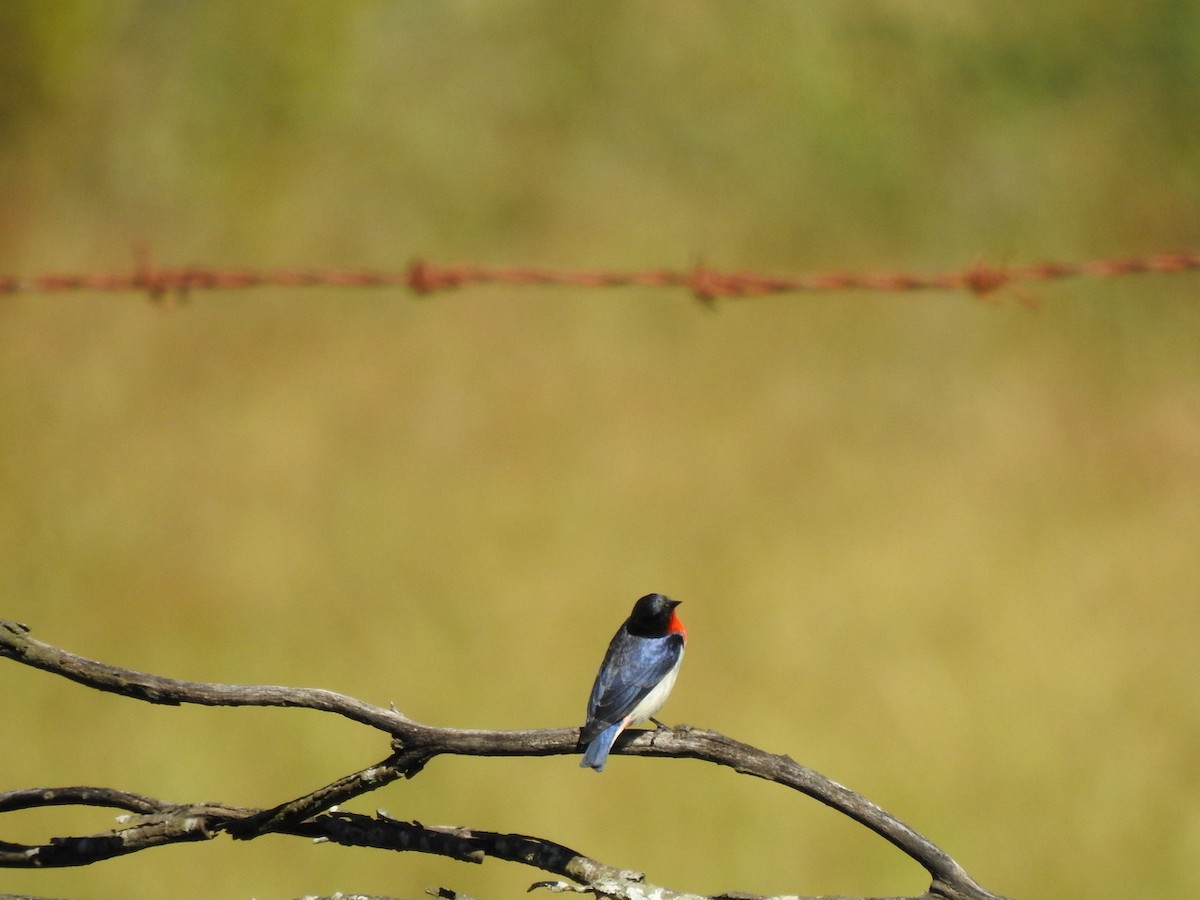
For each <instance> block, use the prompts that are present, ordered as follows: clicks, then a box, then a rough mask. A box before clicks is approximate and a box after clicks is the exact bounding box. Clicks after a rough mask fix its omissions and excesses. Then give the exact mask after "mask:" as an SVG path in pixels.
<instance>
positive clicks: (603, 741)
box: [579, 722, 627, 772]
mask: <svg viewBox="0 0 1200 900" xmlns="http://www.w3.org/2000/svg"><path fill="white" fill-rule="evenodd" d="M626 724H627V723H626V722H615V723H613V724H612V725H609V726H608V727H607V728H605V729H604V730H603V731H602V732H600V733H599V734H598V735H596V736H595V737H594V738H592V740H591V742H590V743H589V744H588V745H587V749H586V750H585V751H584V752H583V759H582V760H580V761H579V765H580V766H582V767H584V768H591V769H595V770H596V771H597V772H603V771H604V764H605V763H606V762H608V751H609V750H611V749H612V745H613V741H615V740H616V739H617V735H618V734H620V733H621V732H622V731H624V730H625V726H626Z"/></svg>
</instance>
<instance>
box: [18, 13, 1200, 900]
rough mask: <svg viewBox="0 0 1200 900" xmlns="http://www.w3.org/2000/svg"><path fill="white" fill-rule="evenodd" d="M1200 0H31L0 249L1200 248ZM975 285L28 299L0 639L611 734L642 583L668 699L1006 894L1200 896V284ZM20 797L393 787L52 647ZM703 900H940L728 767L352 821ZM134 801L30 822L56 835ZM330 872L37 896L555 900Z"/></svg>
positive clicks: (310, 866) (163, 864) (619, 254)
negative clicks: (768, 295) (514, 841)
mask: <svg viewBox="0 0 1200 900" xmlns="http://www.w3.org/2000/svg"><path fill="white" fill-rule="evenodd" d="M1197 19H1200V12H1198V11H1197V8H1196V7H1195V6H1194V5H1193V4H1188V3H1183V2H1166V0H1159V2H1152V3H1146V4H1139V5H1138V6H1136V7H1131V6H1126V5H1120V4H1114V3H1101V4H1099V5H1097V4H1094V3H1093V4H1083V3H1080V2H1068V3H1064V4H1059V5H1057V6H1056V7H1054V8H1053V9H1046V10H1039V11H1029V10H1023V11H1022V12H1020V13H1019V14H1017V13H1012V12H1009V11H1007V10H1005V9H1000V8H990V7H963V6H960V5H955V4H927V5H925V6H922V7H921V8H919V9H916V8H909V7H907V6H905V5H902V4H894V3H885V2H879V3H867V4H857V5H855V7H854V8H853V9H842V8H837V7H833V6H821V5H818V6H814V5H804V6H800V5H793V4H784V3H765V4H759V5H757V6H756V7H755V8H754V10H753V11H751V12H746V11H744V10H742V9H739V8H735V7H733V6H728V5H722V4H712V3H692V4H687V5H683V4H670V3H669V4H657V5H635V4H622V3H616V4H598V3H591V2H582V3H573V4H570V5H567V4H551V3H545V2H518V3H510V4H505V5H503V6H499V5H490V4H478V3H456V4H438V5H433V4H415V3H397V4H384V3H370V2H356V3H347V4H340V5H294V4H285V3H281V2H259V3H255V4H237V3H229V2H216V3H208V4H205V5H203V6H194V5H168V4H151V3H133V2H129V3H119V2H114V3H107V4H90V3H71V2H56V3H54V4H42V3H30V2H16V3H8V4H5V5H4V6H3V7H0V137H2V138H3V140H2V142H0V190H2V192H3V197H4V203H3V204H2V205H0V270H2V271H4V272H11V273H20V274H30V273H38V272H42V271H50V270H86V269H91V268H102V269H118V268H127V267H128V266H129V265H130V264H131V261H132V257H133V249H134V247H136V246H138V245H141V244H148V245H149V246H150V247H151V249H152V251H153V253H154V255H155V258H156V259H157V260H159V261H160V262H163V263H170V264H175V263H178V264H188V263H204V264H212V265H243V264H244V265H254V266H270V265H293V264H295V265H312V266H321V265H345V266H356V265H365V266H373V267H378V268H400V267H402V266H403V265H404V264H405V263H406V262H407V261H408V260H409V259H410V258H412V257H413V256H416V255H423V256H428V257H430V258H433V259H438V260H457V259H464V260H478V261H485V262H498V263H523V262H545V263H550V264H556V265H562V266H572V265H583V266H606V267H613V268H633V267H637V266H645V265H652V266H686V265H689V264H691V263H692V262H694V261H696V260H697V259H702V260H703V261H704V262H705V263H706V264H708V265H712V266H715V267H729V268H761V269H767V270H775V271H787V272H792V271H804V270H809V269H820V268H848V269H854V268H867V269H879V268H888V267H893V266H899V267H904V268H942V267H947V266H949V267H959V266H962V265H965V264H966V263H968V262H969V261H970V260H972V259H974V258H977V257H982V258H984V259H988V260H992V261H998V262H1003V261H1007V260H1013V261H1026V260H1030V259H1040V258H1044V257H1047V258H1053V257H1063V258H1068V259H1074V258H1085V257H1090V256H1095V255H1126V254H1129V255H1134V254H1138V253H1148V252H1155V251H1160V250H1166V249H1174V248H1189V247H1195V246H1197V245H1198V244H1200V240H1198V238H1200V212H1198V211H1200V202H1198V201H1200V174H1198V173H1200V134H1198V133H1197V132H1196V130H1195V129H1194V127H1192V125H1193V124H1194V118H1195V116H1194V114H1195V110H1196V109H1197V108H1200V107H1198V104H1200V49H1198V48H1197V46H1196V44H1195V41H1194V40H1192V39H1191V37H1192V36H1194V35H1195V34H1196V33H1197V28H1198V27H1200V21H1197ZM1036 294H1037V296H1038V297H1039V298H1040V299H1041V300H1042V308H1041V310H1040V312H1038V313H1036V314H1030V313H1028V312H1027V311H1025V310H1024V309H1023V308H1022V307H1021V306H1020V305H1018V304H1016V303H1015V302H1012V298H1011V297H1008V298H1005V299H1007V301H1008V302H1006V303H1005V304H1003V305H1001V306H999V307H992V306H988V305H984V304H980V303H976V302H973V301H972V300H970V299H969V298H966V297H957V296H953V297H952V296H932V295H930V296H917V297H906V298H902V299H896V298H894V297H880V296H871V295H865V294H842V295H836V296H829V297H821V298H806V297H799V298H796V297H791V298H772V299H764V300H757V301H752V302H746V303H727V304H723V305H721V306H720V307H718V309H717V310H716V311H715V312H711V313H708V312H705V311H703V310H701V309H698V308H697V307H696V306H695V304H694V303H692V302H691V301H689V300H688V299H686V298H684V297H664V296H663V295H661V294H658V293H642V292H639V291H636V290H629V291H619V292H612V293H603V294H602V293H598V292H590V293H589V292H579V293H575V292H571V291H567V290H558V289H554V290H547V291H544V292H537V291H534V292H521V291H515V290H493V289H477V290H471V291H469V292H466V291H464V292H462V293H461V294H458V295H440V296H438V297H436V298H435V299H432V300H428V301H414V300H411V299H409V298H407V297H401V296H398V295H396V294H392V293H378V294H369V293H361V292H358V293H356V292H349V291H342V292H338V291H329V292H322V291H304V292H298V293H290V292H287V291H283V290H262V291H256V292H248V293H244V294H237V293H229V294H220V295H198V296H197V297H195V298H193V301H192V302H190V303H187V304H185V305H184V306H182V307H181V308H179V309H177V310H175V311H172V312H163V311H158V310H155V309H153V308H151V307H149V306H148V305H147V304H146V302H145V300H144V298H141V297H136V296H128V297H118V296H94V297H83V296H78V297H35V296H21V297H9V298H4V299H3V300H0V493H2V496H3V498H4V500H3V502H2V503H0V546H2V547H3V552H2V553H0V590H2V591H3V598H4V599H3V609H2V610H0V612H2V613H3V615H5V616H11V617H13V618H17V619H19V620H22V621H25V622H28V623H29V624H30V625H31V626H33V628H34V630H35V633H36V634H37V635H38V636H39V637H40V638H42V639H43V640H47V641H50V642H52V643H56V644H59V645H61V646H65V647H67V648H69V649H72V650H74V651H76V652H80V653H83V654H85V655H89V656H92V657H95V658H99V659H103V660H106V661H110V662H113V663H116V664H121V665H127V666H132V667H137V668H143V669H147V670H151V671H156V672H161V673H163V674H168V675H175V676H178V677H184V678H193V679H203V680H215V681H240V682H270V683H283V684H303V685H314V686H321V687H327V688H331V689H334V690H339V691H344V692H347V693H350V694H354V695H356V696H360V697H362V698H364V699H366V700H369V701H372V702H376V703H387V702H389V701H394V702H395V703H396V704H397V705H398V706H400V707H401V708H402V709H404V710H405V711H406V712H408V713H410V714H412V715H414V716H417V717H419V718H421V719H423V720H426V721H430V722H435V723H443V724H451V725H462V726H480V727H514V728H516V727H532V726H552V725H566V724H571V723H577V722H578V721H579V718H580V716H581V714H582V710H583V705H584V701H585V698H586V692H587V689H588V687H589V686H590V683H591V678H592V676H593V674H594V670H595V666H596V664H597V663H598V661H599V658H600V655H601V654H602V652H603V648H604V644H605V642H606V641H607V639H608V637H609V635H610V634H611V632H612V630H613V629H614V628H615V627H616V624H617V623H618V622H619V621H620V619H621V617H622V616H623V615H625V613H626V611H627V607H628V606H629V605H630V603H631V602H632V600H633V599H634V598H635V597H636V596H638V595H639V594H640V593H644V592H646V591H649V590H663V591H666V592H668V593H671V594H673V595H674V596H677V597H679V598H681V599H683V600H685V602H686V604H687V605H686V606H685V607H684V608H683V612H684V613H685V614H686V615H685V618H686V620H687V622H688V625H689V630H690V634H691V638H692V644H691V650H690V653H689V657H688V661H687V666H686V671H685V673H684V677H683V678H682V679H681V680H680V683H679V686H678V688H677V690H676V693H675V696H674V697H673V698H672V701H671V703H670V704H669V706H668V707H667V708H666V710H665V715H666V717H667V719H668V720H670V721H687V722H691V723H694V724H696V725H702V726H708V727H714V728H718V729H721V730H723V731H726V732H727V733H729V734H732V735H734V736H736V737H739V738H741V739H744V740H749V741H751V742H754V743H758V744H760V745H762V746H764V747H766V748H769V749H772V750H776V751H779V752H786V753H789V754H791V755H792V756H794V757H796V758H797V759H799V760H801V761H803V762H806V763H808V764H810V765H813V766H815V767H816V768H818V769H820V770H822V771H824V772H825V773H827V774H829V775H830V776H831V777H834V778H836V779H838V780H839V781H842V782H843V783H846V784H849V785H850V786H852V787H854V788H856V789H858V790H861V791H862V792H864V793H865V794H866V795H867V796H869V797H871V798H872V799H874V800H876V801H877V802H879V803H881V804H882V805H884V806H885V807H887V808H888V809H890V810H891V811H893V812H895V813H896V814H897V815H899V816H900V817H901V818H903V819H905V820H906V821H909V822H910V823H911V824H913V825H914V826H915V827H917V828H918V829H919V830H921V831H923V832H925V833H926V834H928V835H929V836H930V837H932V838H933V839H934V840H936V841H938V842H939V843H941V844H942V845H943V846H944V847H946V849H948V850H949V851H950V852H951V853H952V854H954V855H955V856H956V857H957V858H958V859H959V860H960V861H961V862H963V864H964V865H966V866H967V867H968V869H969V870H970V871H971V872H972V873H973V874H974V875H975V876H976V877H977V878H979V879H980V880H981V881H982V882H983V883H984V884H986V885H988V886H989V887H990V888H992V889H993V890H998V891H1001V892H1004V893H1009V894H1012V895H1014V896H1021V897H1032V896H1051V897H1054V896H1109V895H1111V896H1126V895H1129V894H1133V893H1136V894H1137V895H1138V896H1145V897H1180V896H1191V895H1195V894H1196V893H1197V892H1198V890H1200V879H1198V877H1197V874H1196V870H1195V865H1194V859H1195V857H1196V854H1197V852H1200V817H1198V815H1197V813H1196V809H1197V808H1198V805H1200V783H1198V782H1200V779H1198V778H1197V774H1196V773H1197V772H1200V766H1198V765H1197V761H1198V760H1197V752H1196V744H1195V740H1194V736H1195V734H1196V733H1197V726H1198V725H1200V721H1198V720H1200V696H1198V695H1200V686H1198V684H1200V683H1198V682H1197V679H1196V677H1195V673H1194V668H1195V667H1194V663H1193V661H1192V658H1193V648H1194V646H1195V644H1196V640H1197V638H1198V637H1200V609H1198V607H1197V604H1196V602H1195V601H1196V596H1197V589H1198V587H1200V562H1198V561H1197V558H1196V556H1197V554H1196V552H1195V543H1196V541H1195V536H1196V534H1197V533H1198V526H1200V513H1198V512H1197V502H1196V498H1197V491H1198V489H1200V465H1198V463H1200V378H1198V377H1197V376H1198V375H1200V364H1198V356H1197V352H1196V341H1195V335H1196V334H1197V330H1198V327H1200V311H1198V308H1197V305H1196V302H1195V294H1196V284H1195V279H1194V278H1193V277H1191V276H1181V277H1178V278H1150V277H1147V278H1145V279H1125V280H1121V281H1110V282H1095V281H1091V282H1082V281H1081V282H1072V283H1063V284H1060V285H1046V286H1041V287H1038V288H1037V289H1036ZM0 697H2V698H3V702H4V710H5V721H6V722H8V723H19V725H18V726H17V727H13V726H12V725H11V724H10V727H7V728H5V729H3V733H2V735H0V759H2V760H3V782H4V783H3V784H2V785H0V788H7V787H28V786H34V785H42V784H69V783H86V784H103V785H110V786H113V787H119V788H124V789H128V790H134V791H141V792H145V793H150V794H155V795H161V796H164V797H168V798H173V799H178V800H204V799H221V800H226V801H229V802H234V803H262V804H267V803H272V802H276V801H278V800H280V799H281V798H285V797H291V796H294V795H296V794H299V793H301V792H304V791H307V790H310V789H312V788H314V787H316V786H318V785H321V784H325V783H327V782H329V781H331V780H332V779H333V778H335V777H337V776H338V775H340V774H343V773H344V772H346V771H349V770H351V769H353V768H356V767H360V766H363V765H366V764H368V763H370V762H372V761H375V760H376V759H378V758H381V757H382V755H383V753H384V751H385V748H384V747H383V745H381V744H380V743H379V742H378V741H377V740H376V739H375V738H374V737H372V736H371V735H368V734H360V733H359V731H358V730H356V729H354V728H353V727H351V726H349V725H347V724H344V723H342V722H339V721H326V718H328V717H321V716H318V715H316V714H310V713H303V712H299V711H291V712H288V711H249V710H246V711H243V710H224V711H220V710H190V709H157V708H150V707H144V706H142V705H139V704H135V703H132V702H131V701H126V700H121V699H119V698H112V697H110V698H105V697H101V696H98V695H92V694H90V693H89V692H86V691H84V690H83V689H82V688H78V687H75V686H72V685H70V684H67V683H65V682H63V683H58V682H56V681H55V680H54V679H51V678H50V677H49V676H45V675H42V674H40V673H37V672H33V671H29V670H25V669H23V668H22V667H20V666H16V665H14V664H11V663H10V664H7V665H5V666H3V671H2V674H0ZM377 806H379V807H383V808H385V809H387V810H388V811H389V812H390V813H391V814H392V815H396V816H401V817H413V818H418V819H420V820H422V821H425V822H432V823H455V824H465V825H472V826H478V827H484V828H492V829H500V830H503V829H510V830H514V831H521V832H527V833H532V834H539V835H544V836H546V837H549V838H551V839H554V840H559V841H561V842H563V843H565V844H568V845H570V846H573V847H576V848H577V849H579V850H581V851H583V852H587V853H590V854H592V855H594V856H597V857H599V858H601V859H604V860H606V861H610V862H612V863H614V864H618V865H625V866H631V867H640V868H643V869H645V870H646V871H647V872H648V873H649V875H650V877H651V878H652V879H654V880H656V881H659V882H663V883H666V884H670V885H672V886H675V887H679V888H685V889H690V890H696V891H702V892H714V891H719V890H733V889H736V890H750V891H759V892H803V893H818V892H838V893H876V894H880V893H899V892H904V891H911V892H917V891H919V890H920V889H921V888H922V887H923V886H924V885H923V883H922V879H921V873H920V872H915V871H913V867H912V866H911V865H909V864H908V863H907V862H906V861H905V860H904V859H902V858H899V855H898V854H897V853H896V852H894V851H892V850H890V849H889V848H888V847H885V846H881V845H880V843H879V842H878V841H873V840H871V839H869V838H867V837H866V836H864V835H863V834H861V833H860V831H859V830H858V829H855V828H853V827H851V826H850V825H848V824H846V823H844V822H842V821H840V820H839V819H838V818H837V817H836V816H834V815H833V814H832V813H829V812H828V811H826V810H824V809H823V808H818V807H817V806H816V805H815V804H813V803H811V802H808V801H805V800H803V799H800V798H795V797H790V796H785V795H782V794H781V792H780V791H778V790H771V789H770V787H769V786H767V785H759V784H749V783H747V782H746V780H745V779H739V778H736V777H735V776H733V775H731V774H729V773H725V772H718V771H711V770H710V769H709V768H707V767H704V766H700V765H698V764H693V763H669V762H661V761H651V760H621V759H619V758H618V759H616V760H615V761H614V763H613V764H612V765H611V766H610V767H609V770H608V771H607V772H605V774H604V776H603V778H602V779H597V778H595V777H593V776H591V775H590V773H583V772H580V771H579V770H578V769H577V767H576V764H575V761H574V760H572V759H560V760H541V761H494V760H493V761H488V760H439V761H437V762H436V763H434V764H433V765H431V766H430V768H429V769H428V771H426V772H425V773H423V774H422V776H421V777H420V778H418V779H416V780H415V781H413V782H412V783H411V784H403V785H396V786H393V787H391V788H388V789H387V790H386V791H383V792H382V793H381V794H380V795H377V796H372V797H369V798H365V799H364V801H363V802H362V803H360V804H357V805H356V807H355V808H358V809H361V810H363V811H369V810H371V809H373V808H375V807H377ZM64 821H66V822H69V823H70V825H71V828H72V829H73V830H74V831H75V833H82V832H84V831H89V830H96V829H102V828H106V827H108V825H109V823H110V822H111V817H110V816H109V815H108V814H107V813H104V812H103V811H83V810H80V811H67V810H54V811H52V812H51V813H50V814H40V813H39V814H29V815H27V816H9V817H6V821H5V822H4V823H3V835H4V837H5V839H9V840H36V839H39V838H43V839H44V838H46V837H49V836H50V835H52V834H57V833H60V832H61V830H62V828H61V823H63V822H64ZM537 877H538V875H537V873H535V872H533V871H532V870H528V871H525V870H521V869H518V868H517V867H514V866H505V865H503V864H499V863H497V864H488V865H485V866H483V867H479V868H475V867H470V868H468V867H464V866H460V865H455V864H451V863H448V862H443V861H440V860H436V859H423V858H419V857H415V856H412V857H406V856H398V857H397V856H388V855H386V854H373V853H371V852H368V851H351V850H345V849H339V848H334V847H328V846H322V847H305V846H300V845H298V844H297V843H296V842H295V841H291V840H283V839H279V840H274V841H257V842H254V843H253V844H246V845H240V844H239V845H235V844H233V843H232V842H228V841H215V842H213V843H211V844H207V845H204V846H187V847H181V848H172V849H167V850H163V851H158V852H156V853H145V854H139V855H137V856H135V857H132V858H130V859H125V860H117V861H112V862H109V863H105V864H102V865H100V866H95V867H90V868H88V869H83V870H80V871H52V872H28V873H25V872H5V873H4V874H3V875H0V890H12V891H23V892H30V893H39V894H45V895H54V896H70V897H77V898H91V897H97V898H98V897H111V896H122V897H161V896H168V895H169V896H178V897H216V896H227V897H247V896H258V897H278V898H283V897H290V896H299V895H302V894H305V893H331V892H333V891H335V890H343V891H370V892H377V893H390V894H395V895H402V896H412V895H416V894H418V893H419V892H420V891H421V890H422V889H423V888H424V887H426V886H429V885H434V884H445V885H449V886H453V887H455V888H457V889H459V890H464V891H467V892H468V893H471V894H473V895H475V896H479V897H499V896H508V895H512V894H514V893H516V892H521V891H523V890H524V888H525V886H527V884H528V883H529V882H530V881H532V880H536V878H537Z"/></svg>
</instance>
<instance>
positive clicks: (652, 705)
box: [628, 653, 683, 725]
mask: <svg viewBox="0 0 1200 900" xmlns="http://www.w3.org/2000/svg"><path fill="white" fill-rule="evenodd" d="M681 662H683V654H682V653H681V654H680V655H679V661H678V662H676V663H675V668H673V669H672V670H671V671H670V672H668V673H667V674H666V677H665V678H663V680H662V681H660V682H659V683H658V686H657V687H655V688H654V690H652V691H651V692H650V693H648V694H647V695H646V696H645V697H643V698H642V702H641V703H639V704H638V705H637V706H635V707H634V708H633V710H632V711H631V712H630V713H629V719H628V722H629V724H630V725H636V724H637V723H638V722H645V721H647V720H648V719H649V718H650V717H651V716H652V715H654V714H655V713H656V712H658V711H659V710H660V709H662V706H663V704H664V703H666V702H667V697H668V696H669V695H670V693H671V688H673V687H675V676H676V675H678V674H679V663H681Z"/></svg>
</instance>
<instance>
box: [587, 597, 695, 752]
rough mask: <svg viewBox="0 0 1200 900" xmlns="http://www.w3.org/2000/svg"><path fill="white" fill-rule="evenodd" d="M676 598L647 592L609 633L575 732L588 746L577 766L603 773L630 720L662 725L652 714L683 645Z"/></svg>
mask: <svg viewBox="0 0 1200 900" xmlns="http://www.w3.org/2000/svg"><path fill="white" fill-rule="evenodd" d="M679 603H680V601H678V600H672V599H671V598H670V597H666V596H664V595H662V594H647V595H646V596H644V597H642V598H640V599H639V600H638V601H637V603H635V604H634V605H633V612H631V613H630V614H629V618H628V619H626V620H625V622H624V623H623V624H622V625H621V627H620V628H619V629H617V633H616V634H615V635H613V639H612V641H611V642H610V643H609V645H608V652H606V653H605V654H604V662H602V663H601V664H600V671H599V672H597V673H596V683H595V684H594V685H592V694H591V696H590V697H589V698H588V706H587V722H586V723H585V724H584V726H583V729H582V730H581V731H580V734H579V742H580V743H581V744H585V745H586V749H585V750H584V754H583V760H582V761H581V762H580V763H579V765H580V766H583V767H584V768H592V769H595V770H596V771H597V772H603V771H604V764H605V763H606V762H607V761H608V752H609V750H611V749H612V745H613V741H615V740H616V739H617V736H618V735H619V734H620V733H621V732H622V731H624V730H625V729H626V728H628V727H629V726H630V725H632V724H634V723H637V722H645V721H652V722H654V724H655V725H657V726H658V727H660V728H661V727H663V725H662V723H661V722H659V721H658V720H657V719H655V718H653V716H654V714H655V713H656V712H658V711H659V710H660V709H661V708H662V705H663V703H665V702H666V700H667V696H668V695H669V694H670V693H671V688H673V687H674V686H675V676H676V675H678V674H679V664H680V663H681V662H683V650H684V647H685V646H686V645H687V629H686V628H684V627H683V622H681V621H680V620H679V616H678V615H677V614H676V612H675V607H677V606H678V605H679Z"/></svg>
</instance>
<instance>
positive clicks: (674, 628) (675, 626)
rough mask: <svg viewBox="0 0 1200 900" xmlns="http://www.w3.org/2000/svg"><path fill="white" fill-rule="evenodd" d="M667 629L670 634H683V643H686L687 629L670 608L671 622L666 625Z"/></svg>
mask: <svg viewBox="0 0 1200 900" xmlns="http://www.w3.org/2000/svg"><path fill="white" fill-rule="evenodd" d="M667 631H669V632H671V634H681V635H683V640H684V643H687V629H686V628H684V627H683V622H681V621H680V620H679V615H678V613H676V612H675V611H674V610H671V623H670V624H669V625H667Z"/></svg>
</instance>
